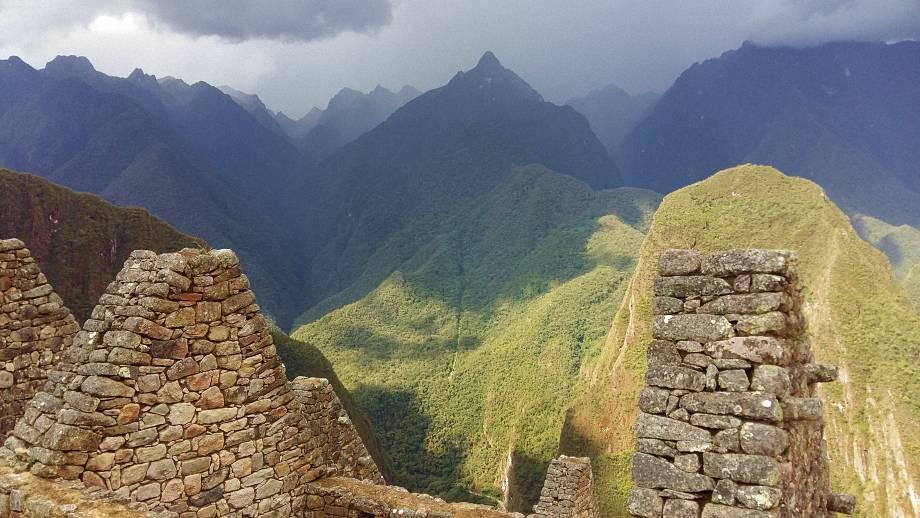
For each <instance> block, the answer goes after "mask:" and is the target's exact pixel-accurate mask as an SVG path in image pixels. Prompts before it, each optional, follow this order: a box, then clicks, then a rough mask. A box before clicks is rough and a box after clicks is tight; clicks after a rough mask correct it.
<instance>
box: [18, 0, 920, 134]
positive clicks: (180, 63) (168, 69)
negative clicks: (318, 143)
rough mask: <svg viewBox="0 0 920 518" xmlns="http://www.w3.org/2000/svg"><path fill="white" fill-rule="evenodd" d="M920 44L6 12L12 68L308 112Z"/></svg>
mask: <svg viewBox="0 0 920 518" xmlns="http://www.w3.org/2000/svg"><path fill="white" fill-rule="evenodd" d="M840 39H860V40H877V41H897V40H902V39H920V0H558V1H557V0H261V1H260V0H197V1H195V0H187V1H178V0H177V1H172V0H167V1H158V0H82V1H69V0H0V56H2V57H3V58H5V57H7V56H10V55H18V56H20V57H22V58H23V59H24V60H25V61H27V62H28V63H30V64H32V65H33V66H35V67H37V68H40V67H42V66H44V63H45V62H47V61H48V60H50V59H51V58H53V57H54V56H55V55H58V54H78V55H84V56H87V57H88V58H89V59H90V60H91V61H92V62H93V63H94V64H95V66H96V68H97V69H99V70H101V71H103V72H105V73H108V74H112V75H118V76H125V75H127V74H129V73H130V72H131V71H132V70H133V69H134V68H135V67H140V68H143V69H144V71H146V72H147V73H151V74H155V75H157V76H158V77H161V76H167V75H172V76H176V77H180V78H183V79H185V80H186V81H188V82H195V81H199V80H202V81H207V82H209V83H211V84H214V85H222V84H229V85H231V86H233V87H235V88H238V89H240V90H243V91H248V92H253V93H257V94H259V95H260V96H261V97H262V99H263V100H264V101H265V102H266V104H268V105H269V107H270V108H273V109H281V110H284V111H285V112H287V113H289V114H291V115H295V116H298V115H301V114H303V113H304V112H306V111H307V110H309V108H310V107H312V106H314V105H316V106H319V107H325V104H326V102H327V101H328V99H329V97H331V96H332V95H334V94H335V92H337V91H338V90H339V89H341V88H342V87H344V86H348V87H352V88H356V89H359V90H362V91H367V90H370V89H372V88H373V87H374V86H375V85H377V84H382V85H384V86H386V87H389V88H394V89H395V88H399V87H401V86H402V85H404V84H412V85H414V86H416V87H417V88H419V89H422V90H426V89H430V88H434V87H437V86H440V85H442V84H444V83H445V82H446V81H448V80H449V79H450V78H451V76H453V74H454V73H455V72H456V71H457V70H461V69H466V68H470V67H471V66H473V65H475V63H476V60H477V59H478V58H479V56H480V55H482V53H483V52H485V51H486V50H492V51H494V52H495V54H496V55H497V56H498V58H499V59H500V60H501V61H502V63H503V64H504V65H505V66H506V67H508V68H511V69H512V70H514V71H516V72H517V73H518V74H520V75H521V76H522V77H523V78H524V79H526V80H527V81H528V82H530V83H531V85H532V86H534V87H535V88H536V89H537V90H539V91H540V92H541V93H543V95H544V96H545V97H546V98H547V99H549V100H553V101H556V102H561V101H564V100H565V99H567V98H569V97H571V96H574V95H580V94H583V93H585V92H587V91H589V90H591V89H594V88H599V87H602V86H604V85H606V84H609V83H616V84H617V85H620V86H621V87H623V88H626V89H627V90H629V91H632V92H634V93H638V92H642V91H646V90H657V91H663V90H664V89H666V88H667V87H668V86H669V85H670V83H671V82H672V81H673V80H674V79H675V78H676V77H677V75H678V74H679V73H680V72H681V71H682V70H683V69H684V68H686V67H687V66H689V65H690V64H692V63H693V62H695V61H701V60H703V59H706V58H709V57H714V56H718V55H719V54H720V53H722V52H723V51H725V50H729V49H732V48H736V47H738V46H739V45H740V44H741V43H742V42H743V41H744V40H752V41H755V42H757V43H761V44H788V45H807V44H815V43H821V42H825V41H830V40H840Z"/></svg>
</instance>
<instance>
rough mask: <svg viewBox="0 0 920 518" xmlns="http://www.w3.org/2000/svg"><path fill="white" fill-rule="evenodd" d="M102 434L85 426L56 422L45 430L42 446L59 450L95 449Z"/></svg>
mask: <svg viewBox="0 0 920 518" xmlns="http://www.w3.org/2000/svg"><path fill="white" fill-rule="evenodd" d="M101 441H102V436H101V435H99V434H98V433H95V432H92V431H90V430H87V429H85V428H79V427H76V426H69V425H66V424H58V423H55V424H53V425H51V428H49V429H48V431H47V432H45V435H44V440H43V441H42V446H43V447H45V448H48V449H49V450H59V451H93V450H95V449H96V448H97V447H98V446H99V443H100V442H101Z"/></svg>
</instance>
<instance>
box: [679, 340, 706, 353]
mask: <svg viewBox="0 0 920 518" xmlns="http://www.w3.org/2000/svg"><path fill="white" fill-rule="evenodd" d="M677 349H678V350H681V351H683V352H685V353H701V352H703V344H701V343H699V342H694V341H692V340H681V341H679V342H677Z"/></svg>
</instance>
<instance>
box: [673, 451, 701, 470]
mask: <svg viewBox="0 0 920 518" xmlns="http://www.w3.org/2000/svg"><path fill="white" fill-rule="evenodd" d="M674 465H675V466H677V468H678V469H681V470H683V471H686V472H688V473H696V472H697V471H699V470H700V456H699V454H697V453H683V454H680V455H676V456H675V457H674Z"/></svg>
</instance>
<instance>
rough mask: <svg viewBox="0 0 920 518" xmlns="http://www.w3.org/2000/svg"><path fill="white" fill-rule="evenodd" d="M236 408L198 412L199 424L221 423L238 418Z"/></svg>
mask: <svg viewBox="0 0 920 518" xmlns="http://www.w3.org/2000/svg"><path fill="white" fill-rule="evenodd" d="M236 412H237V410H236V409H235V408H218V409H214V410H202V411H200V412H198V422H199V423H201V424H213V423H221V422H223V421H229V420H230V419H233V418H235V417H236Z"/></svg>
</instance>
